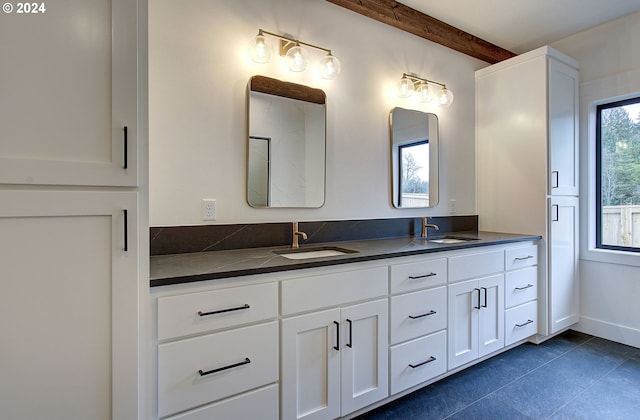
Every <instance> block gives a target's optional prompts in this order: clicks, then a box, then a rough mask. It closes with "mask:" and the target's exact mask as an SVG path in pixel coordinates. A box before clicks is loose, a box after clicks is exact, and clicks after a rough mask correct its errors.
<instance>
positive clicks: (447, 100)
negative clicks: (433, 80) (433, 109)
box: [438, 86, 453, 106]
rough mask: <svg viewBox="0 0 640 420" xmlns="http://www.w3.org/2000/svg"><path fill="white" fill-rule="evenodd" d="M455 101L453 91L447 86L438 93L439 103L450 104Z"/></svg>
mask: <svg viewBox="0 0 640 420" xmlns="http://www.w3.org/2000/svg"><path fill="white" fill-rule="evenodd" d="M452 103H453V92H451V91H450V90H449V89H447V88H446V87H444V86H443V87H442V90H441V91H440V94H439V95H438V104H440V105H442V106H449V105H451V104H452Z"/></svg>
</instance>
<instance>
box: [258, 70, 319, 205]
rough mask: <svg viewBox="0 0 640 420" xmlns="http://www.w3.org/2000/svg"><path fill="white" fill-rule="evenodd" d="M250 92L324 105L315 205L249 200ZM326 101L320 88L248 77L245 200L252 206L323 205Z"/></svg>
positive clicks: (264, 77)
mask: <svg viewBox="0 0 640 420" xmlns="http://www.w3.org/2000/svg"><path fill="white" fill-rule="evenodd" d="M252 92H257V93H264V94H267V95H274V96H279V97H282V98H286V99H293V100H297V101H302V102H308V103H311V104H318V105H323V106H324V114H323V116H324V121H323V122H322V129H323V131H324V135H323V146H322V153H323V157H322V197H321V200H320V202H319V203H318V204H317V205H308V206H296V205H291V206H287V205H283V206H271V205H268V204H267V205H264V206H263V205H255V204H252V203H251V201H250V199H249V198H250V197H249V194H250V191H249V185H250V179H251V178H250V167H249V161H250V155H249V148H250V142H251V137H252V136H251V127H250V120H251V93H252ZM326 103H327V98H326V94H325V93H324V91H323V90H321V89H316V88H312V87H309V86H305V85H300V84H297V83H291V82H284V81H281V80H278V79H273V78H270V77H266V76H259V75H257V76H253V77H251V78H250V79H249V83H248V85H247V161H246V168H247V171H246V176H247V183H246V189H247V191H246V200H247V203H248V204H249V205H250V206H251V207H254V208H320V207H322V206H323V205H324V203H325V200H326V196H327V194H326V188H327V182H326V177H327V162H326V159H327V135H326V133H327V110H326Z"/></svg>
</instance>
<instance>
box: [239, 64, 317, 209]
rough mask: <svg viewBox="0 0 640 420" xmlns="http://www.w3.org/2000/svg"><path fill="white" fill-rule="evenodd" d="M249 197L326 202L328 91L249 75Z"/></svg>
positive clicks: (261, 203)
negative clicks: (326, 93) (325, 92)
mask: <svg viewBox="0 0 640 420" xmlns="http://www.w3.org/2000/svg"><path fill="white" fill-rule="evenodd" d="M248 104H249V136H248V146H247V201H248V203H249V205H251V206H252V207H316V208H317V207H321V206H322V205H323V204H324V196H325V154H326V153H325V131H326V129H325V127H326V123H325V120H326V96H325V94H324V92H323V91H322V90H320V89H313V88H310V87H308V86H303V85H298V84H295V83H289V82H282V81H280V80H276V79H271V78H268V77H263V76H253V77H252V78H251V80H250V81H249V101H248Z"/></svg>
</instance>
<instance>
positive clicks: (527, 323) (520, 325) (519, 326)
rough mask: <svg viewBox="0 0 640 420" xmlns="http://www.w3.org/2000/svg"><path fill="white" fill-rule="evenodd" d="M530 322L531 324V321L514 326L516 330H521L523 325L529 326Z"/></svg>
mask: <svg viewBox="0 0 640 420" xmlns="http://www.w3.org/2000/svg"><path fill="white" fill-rule="evenodd" d="M532 322H533V321H532V320H528V321H527V322H525V323H524V324H516V327H518V328H522V327H524V326H525V325H529V324H531V323H532Z"/></svg>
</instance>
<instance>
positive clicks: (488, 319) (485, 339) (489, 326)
mask: <svg viewBox="0 0 640 420" xmlns="http://www.w3.org/2000/svg"><path fill="white" fill-rule="evenodd" d="M478 287H479V289H480V310H479V317H478V342H479V346H478V357H482V356H484V355H486V354H489V353H491V352H494V351H496V350H500V349H501V348H503V347H504V274H499V275H495V276H491V277H485V278H482V279H480V280H478Z"/></svg>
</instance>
